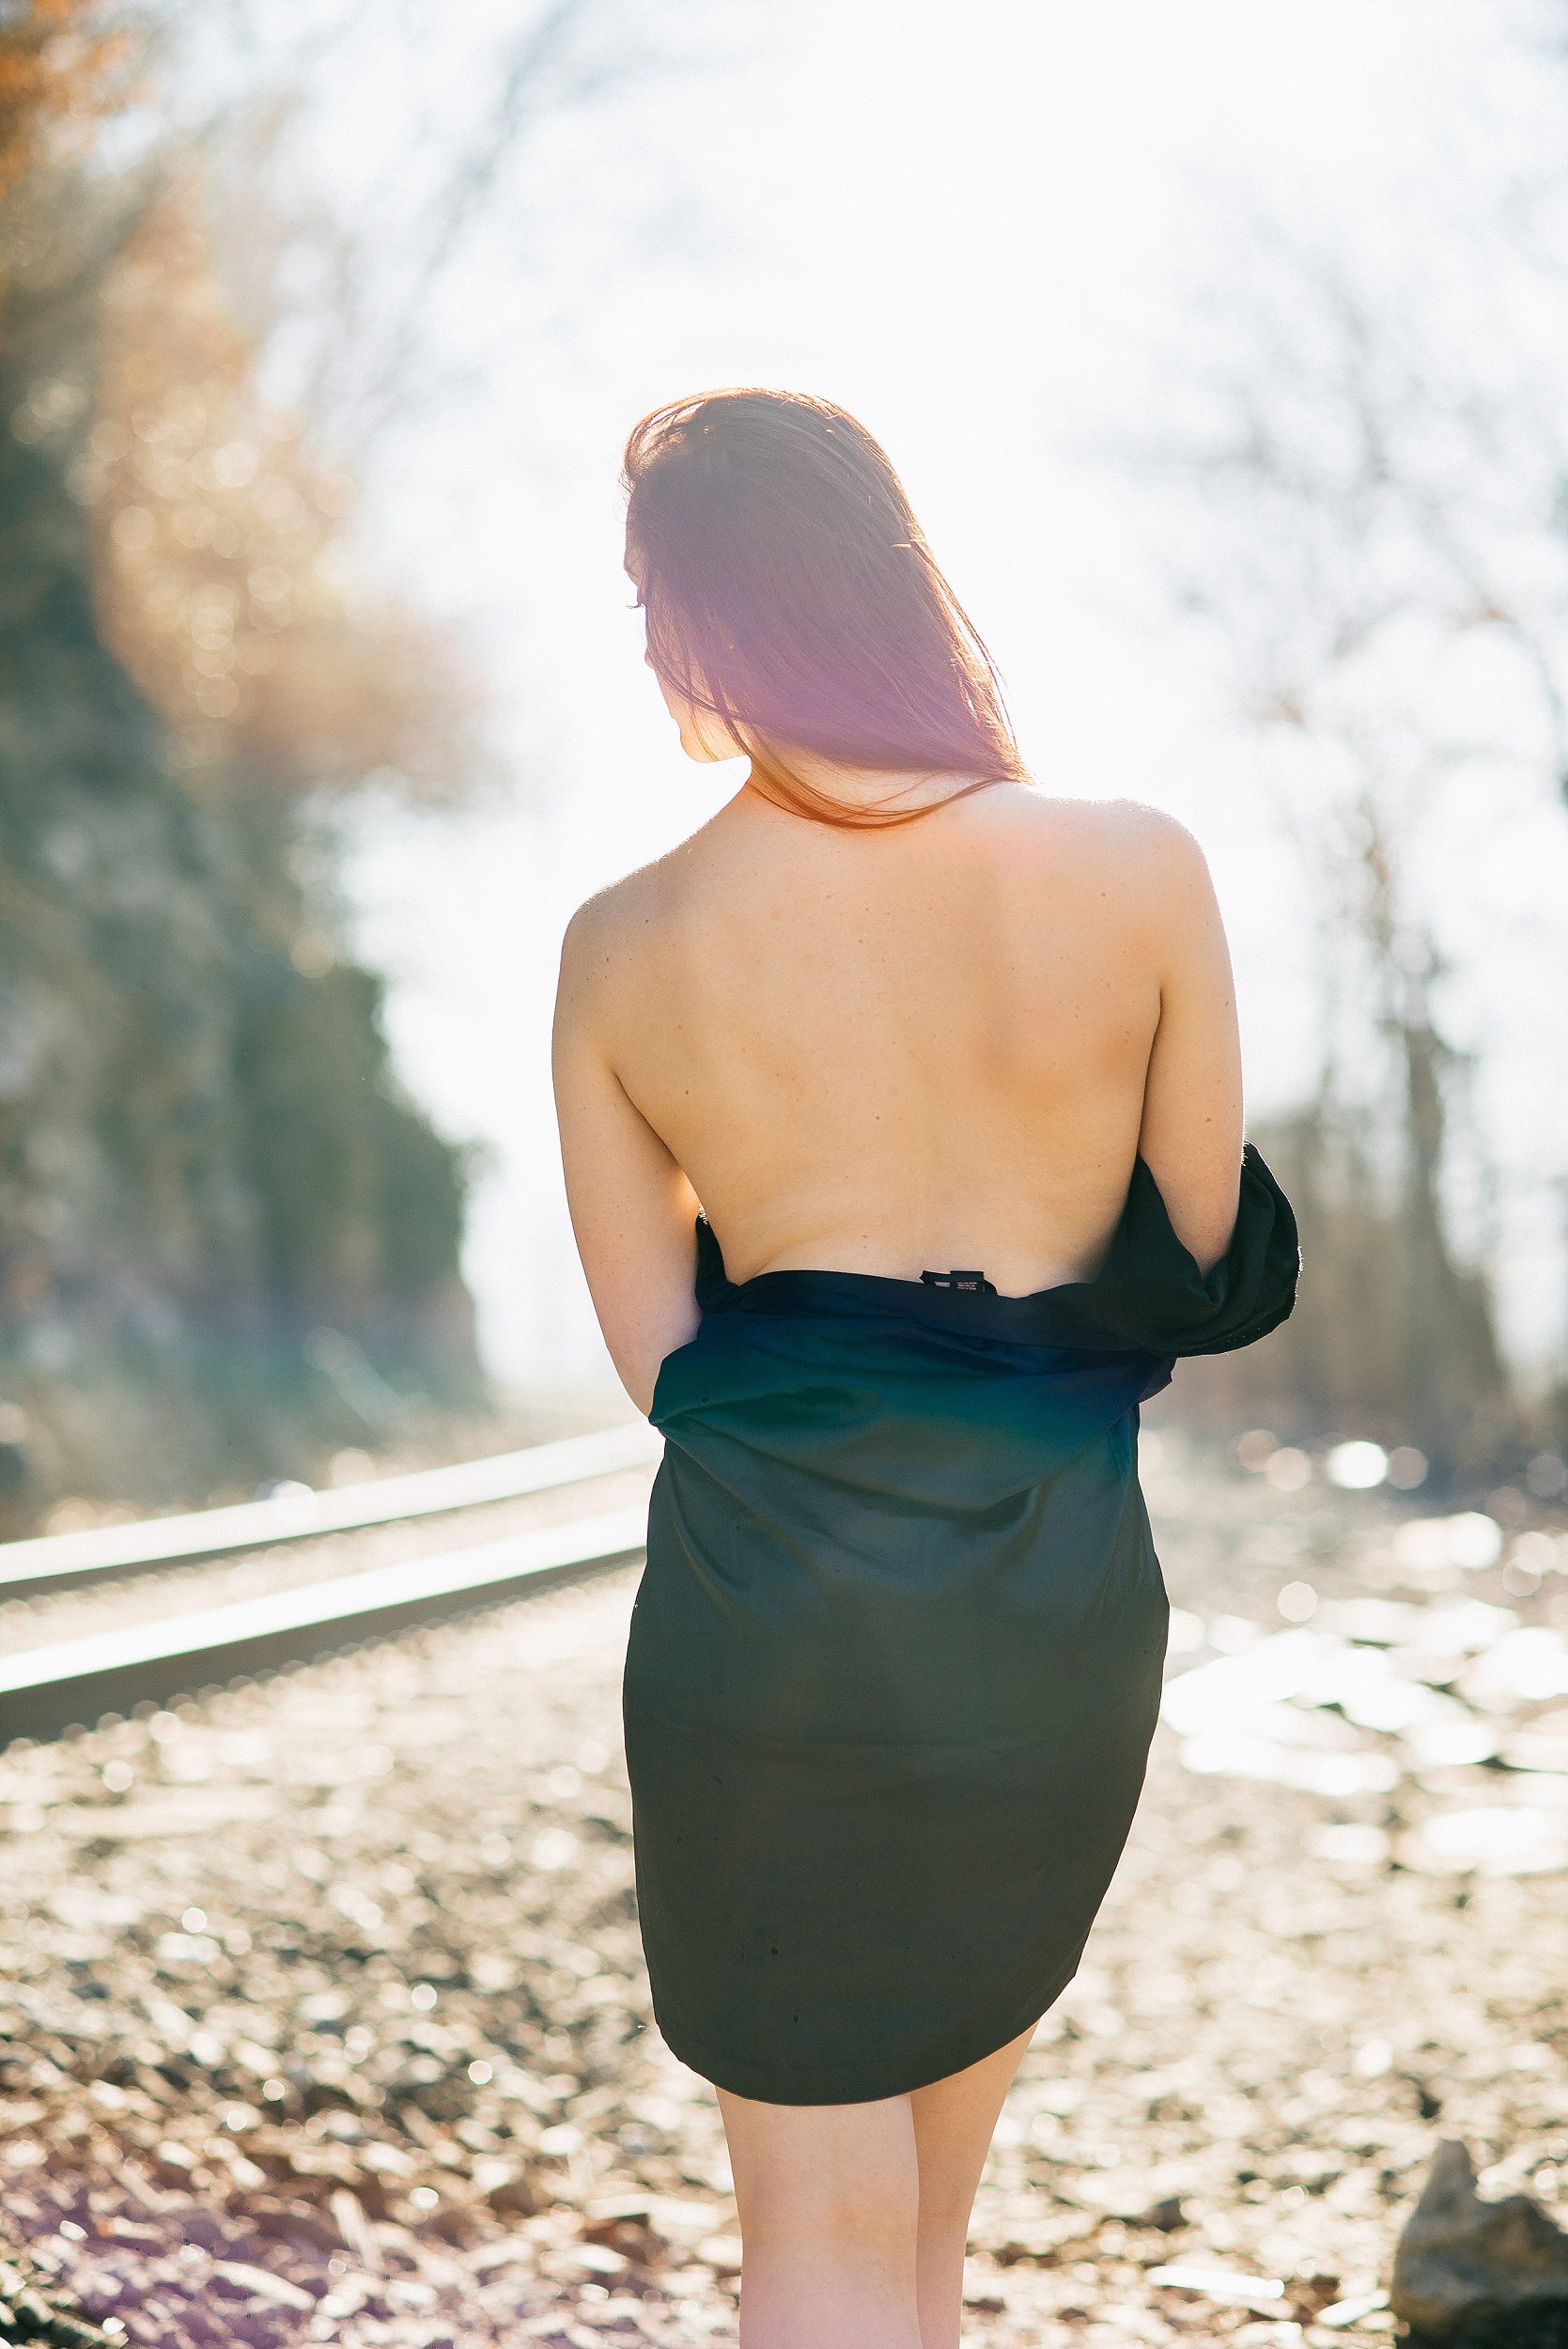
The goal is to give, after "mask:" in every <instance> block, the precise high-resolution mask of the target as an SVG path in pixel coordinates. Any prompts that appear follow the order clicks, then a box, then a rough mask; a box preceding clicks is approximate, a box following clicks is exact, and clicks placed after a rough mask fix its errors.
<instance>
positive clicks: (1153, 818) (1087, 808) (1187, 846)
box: [982, 793, 1213, 916]
mask: <svg viewBox="0 0 1568 2349" xmlns="http://www.w3.org/2000/svg"><path fill="white" fill-rule="evenodd" d="M982 804H984V802H982ZM1017 820H1018V822H1019V827H1020V832H1021V835H1022V836H1021V837H1018V838H1017V839H1016V840H1015V841H1014V842H1013V843H1011V844H1010V847H1009V853H1012V852H1013V850H1014V849H1016V848H1025V849H1032V856H1030V855H1027V854H1026V857H1025V863H1030V864H1032V865H1033V867H1034V870H1035V872H1036V873H1037V875H1038V876H1039V878H1040V879H1042V880H1043V881H1046V880H1055V881H1056V882H1058V883H1060V882H1061V881H1063V880H1065V881H1066V882H1067V883H1068V884H1069V886H1071V887H1073V888H1076V889H1079V890H1083V891H1088V892H1090V893H1092V894H1094V895H1096V896H1098V897H1101V898H1103V899H1105V900H1106V902H1107V904H1108V905H1114V906H1118V907H1121V908H1123V909H1124V910H1126V912H1127V913H1129V914H1134V915H1142V916H1148V915H1154V914H1157V912H1158V911H1159V910H1161V909H1164V910H1168V911H1170V912H1172V913H1174V912H1176V911H1178V910H1180V909H1181V908H1183V907H1184V906H1185V907H1189V906H1192V905H1193V904H1194V903H1202V904H1205V905H1206V904H1209V903H1211V902H1212V898H1213V889H1212V885H1211V883H1210V880H1209V871H1208V864H1207V862H1206V860H1205V858H1204V855H1203V849H1202V848H1200V847H1199V845H1198V842H1197V841H1196V840H1195V839H1194V837H1193V835H1192V833H1191V832H1188V829H1187V826H1186V825H1185V824H1181V823H1178V822H1177V820H1176V818H1175V817H1173V816H1168V815H1166V813H1165V812H1164V810H1163V809H1161V808H1157V807H1147V806H1145V805H1144V804H1143V803H1142V801H1138V800H1067V799H1055V798H1048V797H1047V796H1046V795H1045V794H1043V793H1042V794H1038V795H1036V794H1031V796H1030V799H1029V801H1028V802H1027V803H1025V804H1022V805H1020V806H1019V808H1018V811H1017Z"/></svg>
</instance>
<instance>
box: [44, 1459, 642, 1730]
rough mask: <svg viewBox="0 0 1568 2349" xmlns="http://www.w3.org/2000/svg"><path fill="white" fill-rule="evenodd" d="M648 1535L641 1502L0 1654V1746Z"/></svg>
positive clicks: (520, 1583) (580, 1565) (627, 1555)
mask: <svg viewBox="0 0 1568 2349" xmlns="http://www.w3.org/2000/svg"><path fill="white" fill-rule="evenodd" d="M646 1539H647V1507H646V1504H645V1503H643V1504H640V1505H638V1506H637V1507H635V1508H630V1509H616V1510H613V1511H610V1512H608V1513H607V1514H605V1515H603V1516H600V1517H580V1518H578V1519H577V1520H575V1522H572V1523H569V1524H566V1525H550V1526H542V1527H540V1528H539V1529H538V1530H537V1531H536V1532H529V1533H514V1534H510V1535H508V1536H506V1537H505V1539H503V1540H501V1541H495V1542H481V1543H476V1544H474V1546H473V1547H472V1548H468V1549H457V1550H449V1551H446V1552H443V1553H442V1554H441V1555H440V1556H437V1557H433V1558H411V1559H407V1560H405V1561H404V1562H403V1563H400V1564H398V1565H395V1566H377V1567H372V1568H370V1569H368V1570H367V1571H366V1572H365V1573H364V1574H347V1575H338V1576H336V1577H334V1579H333V1580H331V1581H328V1582H312V1583H307V1584H305V1585H304V1586H303V1588H296V1589H294V1590H289V1591H276V1592H272V1593H270V1594H269V1595H266V1596H264V1597H260V1598H246V1599H236V1600H233V1601H231V1602H230V1603H229V1604H228V1605H226V1606H223V1607H204V1608H200V1609H197V1610H194V1611H193V1612H192V1613H190V1614H185V1615H173V1616H167V1617H165V1618H164V1619H163V1621H162V1622H154V1623H141V1624H132V1625H131V1626H128V1627H127V1628H125V1629H123V1630H118V1631H99V1632H92V1633H89V1634H88V1635H87V1636H86V1637H85V1638H82V1639H75V1640H64V1641H56V1642H54V1644H53V1645H51V1646H48V1647H37V1648H29V1649H23V1652H22V1653H21V1654H20V1655H17V1656H8V1657H0V1745H4V1743H5V1742H6V1741H7V1740H8V1738H11V1737H22V1736H28V1737H38V1736H54V1735H58V1733H59V1732H60V1730H61V1729H63V1728H65V1727H67V1726H68V1725H70V1723H73V1722H77V1723H81V1724H83V1725H84V1726H85V1725H87V1724H90V1723H91V1722H92V1721H94V1720H96V1719H98V1718H99V1716H100V1715H101V1714H102V1713H105V1712H108V1711H111V1710H113V1711H116V1712H118V1713H121V1714H129V1713H130V1711H131V1709H132V1706H133V1705H135V1704H139V1703H146V1702H147V1701H149V1700H159V1701H161V1700H163V1699H164V1698H166V1697H168V1696H170V1695H171V1694H173V1693H175V1692H176V1691H178V1690H190V1689H193V1688H194V1687H196V1686H197V1685H198V1684H199V1685H201V1686H206V1685H209V1684H210V1682H212V1681H213V1680H214V1679H227V1678H230V1677H232V1676H233V1675H235V1674H236V1673H239V1672H256V1671H261V1670H265V1669H267V1668H268V1667H270V1666H275V1665H278V1664H282V1663H290V1662H297V1661H301V1662H303V1661H305V1660H308V1658H309V1657H312V1656H318V1655H323V1654H330V1653H331V1652H332V1651H333V1650H334V1648H341V1647H342V1646H344V1645H345V1644H347V1643H349V1642H352V1641H361V1640H366V1639H380V1638H384V1637H386V1636H388V1635H390V1634H395V1633H396V1632H399V1631H404V1630H407V1629H409V1628H410V1627H411V1626H413V1625H415V1624H417V1623H419V1622H421V1621H429V1620H431V1619H433V1618H439V1617H440V1616H441V1615H442V1614H445V1613H450V1612H451V1611H452V1610H454V1609H455V1608H456V1609H461V1608H463V1607H464V1606H468V1605H474V1604H483V1603H485V1602H487V1601H489V1600H491V1599H495V1598H499V1597H502V1596H503V1595H505V1593H506V1592H507V1591H508V1590H515V1589H519V1588H523V1589H539V1588H541V1587H543V1586H545V1585H547V1584H549V1583H551V1582H556V1581H563V1580H569V1579H577V1578H578V1577H581V1576H582V1575H585V1574H591V1573H597V1572H598V1571H600V1570H602V1569H604V1568H606V1567H609V1566H613V1565H618V1564H622V1563H626V1562H627V1561H629V1560H630V1559H632V1558H634V1557H636V1556H637V1555H639V1554H640V1553H641V1551H642V1549H643V1548H644V1544H645V1542H646Z"/></svg>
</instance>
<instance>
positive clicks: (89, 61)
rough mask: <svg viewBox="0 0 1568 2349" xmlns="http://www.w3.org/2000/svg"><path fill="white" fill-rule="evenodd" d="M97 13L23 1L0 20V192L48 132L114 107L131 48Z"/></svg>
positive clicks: (88, 3) (72, 5) (56, 1)
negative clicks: (61, 125) (0, 21)
mask: <svg viewBox="0 0 1568 2349" xmlns="http://www.w3.org/2000/svg"><path fill="white" fill-rule="evenodd" d="M103 13H104V12H103V8H102V6H101V0H22V5H21V6H20V7H19V8H16V9H15V10H14V11H9V10H8V12H7V18H6V21H5V22H4V23H0V195H4V194H7V192H8V190H9V189H11V188H13V187H14V186H15V185H16V184H17V182H18V180H20V179H23V178H24V176H25V175H26V173H27V171H28V170H29V169H30V167H31V166H32V164H33V163H34V162H35V161H36V159H37V156H38V153H39V145H40V142H41V139H42V137H43V135H44V134H45V133H46V132H47V131H48V130H49V129H50V128H51V127H53V126H56V125H59V124H60V123H62V122H70V121H71V120H72V119H74V120H76V121H78V122H84V123H85V122H88V121H90V120H91V119H92V118H94V117H97V116H99V115H101V114H104V113H107V112H109V111H110V110H111V109H112V108H113V107H114V106H116V105H117V104H118V103H120V102H121V101H122V99H123V96H124V83H125V76H126V71H127V68H128V67H129V65H130V64H131V62H132V57H133V55H134V43H133V42H132V39H131V38H130V37H129V35H127V34H126V33H124V32H119V31H116V30H114V29H112V28H108V27H106V26H105V25H104V23H103V21H102V20H103Z"/></svg>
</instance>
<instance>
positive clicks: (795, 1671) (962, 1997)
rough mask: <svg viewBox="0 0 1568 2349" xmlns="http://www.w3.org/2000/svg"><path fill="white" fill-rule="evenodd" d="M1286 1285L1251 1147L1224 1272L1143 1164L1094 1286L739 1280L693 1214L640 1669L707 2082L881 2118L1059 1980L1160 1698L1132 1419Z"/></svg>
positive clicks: (644, 1874)
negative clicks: (691, 1304) (1207, 1257)
mask: <svg viewBox="0 0 1568 2349" xmlns="http://www.w3.org/2000/svg"><path fill="white" fill-rule="evenodd" d="M1296 1270H1297V1252H1296V1224H1295V1220H1294V1218H1293V1217H1292V1214H1291V1211H1290V1207H1289V1205H1288V1203H1287V1202H1286V1200H1285V1198H1284V1195H1283V1193H1282V1192H1281V1190H1280V1189H1279V1186H1278V1185H1277V1184H1276V1182H1275V1181H1274V1178H1273V1176H1272V1175H1270V1174H1269V1172H1268V1169H1267V1168H1266V1167H1265V1165H1264V1163H1263V1160H1262V1159H1260V1158H1259V1157H1258V1155H1257V1153H1256V1152H1255V1151H1254V1150H1252V1149H1250V1148H1249V1149H1248V1152H1247V1155H1246V1161H1245V1165H1244V1168H1243V1174H1242V1184H1241V1206H1240V1214H1239V1218H1238V1221H1237V1223H1236V1229H1235V1235H1234V1238H1233V1239H1232V1242H1231V1245H1230V1248H1229V1250H1228V1251H1227V1252H1226V1254H1225V1256H1224V1258H1223V1259H1222V1260H1221V1262H1220V1263H1219V1264H1218V1265H1217V1266H1216V1267H1215V1268H1214V1270H1213V1271H1212V1272H1210V1273H1209V1274H1208V1276H1207V1278H1206V1279H1205V1278H1204V1277H1203V1276H1202V1275H1201V1274H1200V1273H1199V1271H1198V1268H1197V1266H1196V1264H1195V1263H1194V1261H1193V1259H1192V1257H1191V1256H1190V1255H1188V1252H1187V1251H1186V1249H1185V1248H1183V1246H1182V1245H1181V1243H1180V1241H1179V1240H1178V1239H1177V1238H1176V1237H1175V1234H1174V1233H1173V1232H1172V1228H1171V1224H1170V1221H1169V1219H1168V1217H1167V1215H1166V1212H1165V1207H1164V1203H1163V1202H1162V1200H1161V1198H1160V1195H1159V1191H1158V1190H1157V1186H1156V1184H1155V1181H1154V1177H1153V1176H1152V1175H1150V1173H1149V1171H1148V1169H1147V1167H1146V1166H1144V1165H1143V1163H1142V1161H1141V1160H1140V1161H1139V1163H1138V1165H1137V1167H1136V1168H1135V1170H1134V1174H1133V1177H1132V1182H1131V1186H1130V1188H1129V1190H1128V1194H1127V1203H1126V1209H1125V1211H1124V1213H1123V1216H1122V1220H1121V1222H1120V1224H1119V1225H1118V1227H1117V1231H1116V1235H1115V1237H1114V1239H1113V1241H1112V1243H1111V1247H1110V1254H1109V1256H1108V1258H1107V1260H1106V1264H1105V1267H1104V1268H1103V1270H1102V1271H1101V1272H1100V1274H1099V1276H1098V1278H1097V1279H1096V1280H1094V1281H1090V1282H1081V1283H1071V1284H1068V1285H1065V1286H1063V1287H1060V1288H1053V1289H1045V1290H1042V1291H1040V1292H1039V1293H1038V1294H1037V1295H1035V1296H1032V1297H1017V1298H1015V1297H1000V1296H998V1295H996V1294H995V1292H994V1291H990V1290H988V1289H987V1288H986V1286H985V1285H984V1284H980V1285H978V1286H977V1285H970V1286H954V1285H941V1284H937V1283H934V1282H933V1281H931V1280H929V1279H928V1280H927V1281H926V1282H924V1283H922V1282H914V1281H890V1280H883V1279H880V1278H877V1277H874V1276H871V1275H867V1274H861V1273H846V1272H765V1273H762V1274H760V1275H759V1276H758V1277H757V1278H756V1279H755V1280H752V1281H747V1282H743V1283H740V1284H739V1285H738V1286H737V1285H736V1284H735V1283H731V1282H730V1281H728V1280H726V1278H725V1277H724V1269H723V1261H722V1256H721V1254H720V1251H719V1244H718V1242H717V1240H716V1239H715V1237H714V1236H713V1233H712V1231H711V1230H710V1229H709V1228H708V1226H707V1224H706V1221H704V1222H700V1223H699V1225H698V1230H697V1300H698V1303H699V1304H700V1306H701V1307H702V1312H703V1320H702V1324H701V1327H700V1328H699V1330H698V1331H697V1334H696V1336H695V1337H694V1338H693V1339H692V1340H691V1344H690V1345H688V1346H681V1347H679V1348H678V1349H677V1350H676V1351H675V1353H673V1354H671V1355H670V1356H669V1357H668V1359H667V1360H666V1361H665V1362H664V1363H663V1365H662V1367H661V1369H660V1375H659V1384H658V1389H657V1392H656V1393H655V1396H654V1405H653V1412H652V1417H653V1419H654V1422H655V1423H656V1424H657V1425H658V1426H659V1427H660V1428H661V1429H662V1430H663V1433H664V1439H665V1453H664V1459H663V1464H662V1466H661V1467H660V1472H659V1476H658V1479H657V1482H656V1484H655V1486H654V1491H653V1500H652V1505H651V1508H650V1512H649V1519H648V1562H647V1570H646V1572H645V1574H644V1579H643V1584H642V1588H641V1591H640V1592H639V1595H638V1599H637V1605H636V1610H635V1612H634V1614H633V1617H632V1625H631V1637H630V1644H629V1650H628V1655H627V1666H626V1688H625V1706H626V1735H627V1756H628V1761H629V1768H630V1773H631V1788H632V1796H633V1799H634V1805H635V1814H636V1838H637V1890H638V1900H639V1904H640V1907H641V1912H642V1927H643V1939H644V1947H645V1949H646V1952H647V1959H648V1970H649V1973H650V1975H651V1977H652V1983H653V1993H654V2006H655V2011H656V2013H657V2015H658V2018H659V2024H660V2030H662V2031H663V2033H664V2037H665V2039H666V2041H667V2043H668V2044H669V2046H671V2047H672V2048H673V2049H674V2051H675V2054H676V2055H677V2056H679V2057H680V2058H681V2059H682V2061H685V2062H686V2063H688V2064H690V2065H691V2067H692V2068H693V2070H695V2071H697V2072H700V2073H702V2074H704V2075H705V2076H706V2077H707V2078H709V2079H711V2080H714V2081H716V2082H717V2083H718V2084H719V2086H721V2087H722V2088H727V2089H730V2090H733V2091H734V2092H736V2093H737V2094H739V2095H742V2096H751V2097H756V2098H759V2099H761V2100H763V2101H764V2102H767V2103H770V2104H786V2105H805V2104H811V2105H833V2104H859V2103H863V2102H865V2101H867V2100H869V2099H870V2098H873V2097H878V2096H893V2095H897V2094H901V2093H902V2092H905V2091H906V2090H908V2089H912V2088H918V2087H922V2086H924V2084H925V2083H926V2082H928V2081H931V2080H937V2079H941V2078H944V2077H946V2076H947V2075H948V2074H949V2073H952V2072H957V2071H961V2070H962V2069H963V2068H964V2066H965V2065H967V2064H970V2063H974V2062H977V2061H979V2060H980V2058H981V2057H982V2056H986V2055H988V2054H990V2053H991V2052H992V2051H993V2050H994V2049H995V2048H997V2047H1000V2046H1003V2045H1004V2044H1005V2043H1006V2042H1007V2041H1008V2040H1010V2039H1013V2038H1015V2037H1016V2036H1017V2034H1018V2033H1019V2032H1020V2031H1023V2030H1027V2029H1028V2028H1029V2027H1030V2026H1031V2025H1032V2023H1034V2022H1035V2021H1036V2020H1037V2019H1038V2017H1039V2016H1040V2015H1042V2014H1043V2013H1044V2012H1045V2010H1046V2009H1047V2008H1048V2006H1049V2005H1050V2003H1051V2001H1052V2000H1053V1999H1056V1998H1057V1997H1059V1996H1060V1994H1061V1992H1062V1991H1063V1989H1064V1988H1065V1987H1066V1985H1067V1983H1069V1982H1070V1981H1071V1980H1072V1977H1073V1975H1074V1973H1075V1971H1076V1970H1077V1968H1078V1962H1079V1955H1080V1953H1081V1951H1082V1948H1083V1944H1084V1940H1085V1938H1086V1937H1087V1935H1088V1932H1089V1928H1090V1926H1091V1925H1092V1924H1093V1922H1094V1916H1095V1912H1096V1911H1097V1909H1098V1907H1099V1906H1100V1903H1101V1901H1102V1899H1103V1898H1104V1896H1105V1891H1106V1888H1107V1886H1108V1885H1109V1883H1110V1877H1111V1875H1112V1873H1113V1871H1114V1869H1115V1866H1116V1863H1117V1860H1118V1859H1119V1857H1120V1855H1121V1851H1122V1846H1123V1844H1124V1843H1125V1842H1126V1836H1127V1831H1128V1828H1130V1826H1131V1824H1132V1816H1133V1812H1134V1810H1135V1808H1136V1806H1137V1802H1138V1797H1139V1793H1140V1790H1141V1785H1142V1781H1143V1771H1144V1766H1145V1762H1146V1758H1147V1753H1148V1748H1149V1741H1150V1739H1151V1737H1152V1736H1153V1734H1154V1727H1155V1720H1156V1718H1157V1711H1158V1705H1159V1693H1160V1679H1161V1668H1162V1663H1163V1657H1164V1651H1165V1637H1166V1619H1167V1606H1166V1597H1165V1589H1164V1584H1163V1582H1162V1580H1161V1579H1160V1571H1159V1564H1158V1561H1157V1559H1156V1556H1155V1553H1154V1548H1153V1545H1152V1543H1151V1540H1150V1535H1149V1522H1148V1517H1147V1515H1146V1513H1145V1511H1144V1507H1143V1500H1142V1495H1141V1492H1140V1490H1139V1486H1138V1474H1137V1435H1138V1407H1139V1404H1140V1403H1141V1401H1143V1400H1144V1398H1145V1397H1147V1396H1148V1395H1151V1394H1153V1393H1155V1392H1157V1390H1158V1389H1160V1388H1161V1387H1163V1386H1165V1385H1166V1384H1167V1383H1168V1382H1169V1379H1170V1376H1171V1370H1172V1362H1173V1361H1174V1359H1175V1358H1176V1357H1177V1356H1178V1355H1182V1354H1211V1353H1221V1352H1224V1351H1227V1350H1229V1349H1230V1348H1232V1347H1234V1346H1247V1345H1250V1343H1251V1341H1252V1340H1253V1339H1254V1338H1259V1337H1262V1336H1263V1335H1264V1334H1265V1331H1267V1330H1272V1329H1273V1328H1274V1327H1275V1325H1276V1324H1277V1323H1278V1322H1281V1321H1282V1320H1283V1319H1284V1317H1285V1315H1287V1314H1288V1313H1289V1312H1290V1309H1291V1306H1292V1303H1293V1302H1294V1299H1295V1291H1296ZM944 1279H945V1280H946V1281H948V1282H955V1281H965V1282H969V1283H978V1282H979V1276H978V1275H951V1276H944Z"/></svg>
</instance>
